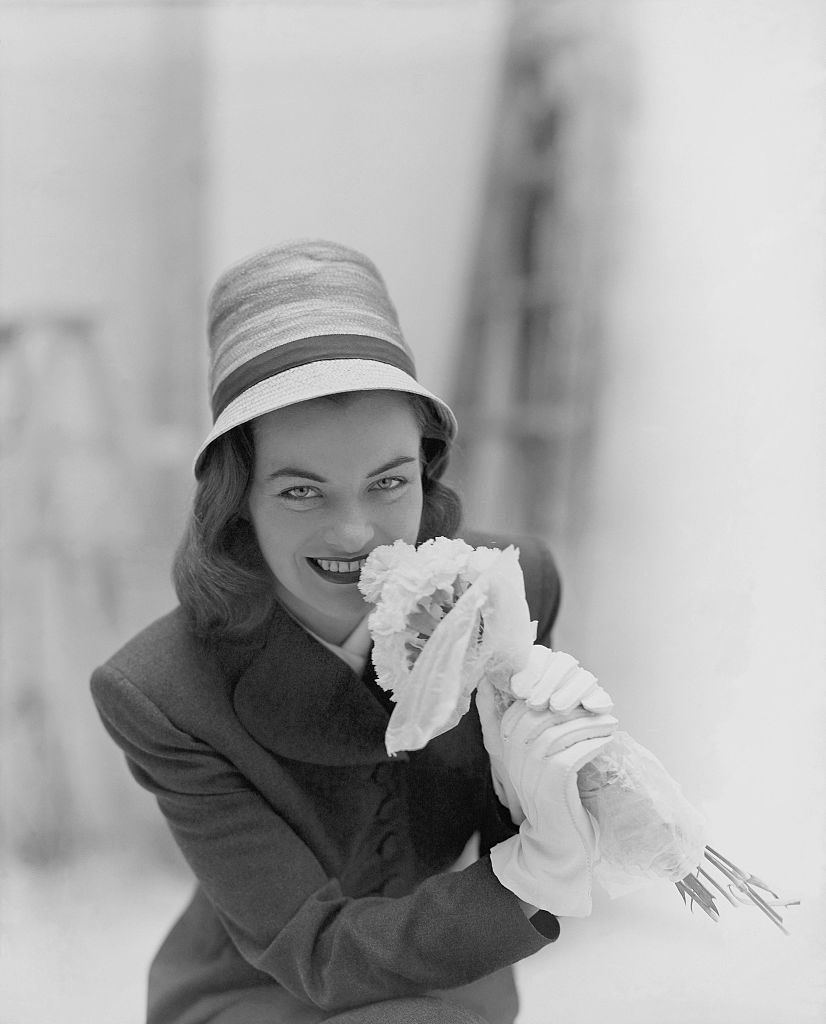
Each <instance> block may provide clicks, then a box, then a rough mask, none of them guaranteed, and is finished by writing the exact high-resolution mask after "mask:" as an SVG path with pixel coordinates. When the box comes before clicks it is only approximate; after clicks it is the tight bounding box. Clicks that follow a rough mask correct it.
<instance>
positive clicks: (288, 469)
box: [267, 455, 418, 484]
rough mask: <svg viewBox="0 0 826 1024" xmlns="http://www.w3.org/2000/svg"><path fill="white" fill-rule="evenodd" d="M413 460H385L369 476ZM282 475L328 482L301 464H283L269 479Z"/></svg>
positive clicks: (400, 457)
mask: <svg viewBox="0 0 826 1024" xmlns="http://www.w3.org/2000/svg"><path fill="white" fill-rule="evenodd" d="M411 462H418V459H416V458H415V457H414V456H412V455H400V456H399V457H398V458H397V459H391V460H390V462H385V463H384V465H383V466H379V467H378V469H374V470H373V471H372V472H370V473H368V474H367V478H368V479H369V478H370V477H373V476H378V475H379V474H380V473H387V472H389V471H390V470H391V469H397V468H398V467H399V466H405V465H407V464H408V463H411ZM282 476H291V477H296V476H297V477H301V479H302V480H315V482H316V483H319V484H326V483H327V481H326V480H325V478H324V477H323V476H319V475H318V473H311V472H310V470H309V469H301V468H300V467H299V466H283V467H282V468H281V469H276V470H275V471H274V472H273V473H270V474H268V476H267V479H268V480H277V479H278V478H279V477H282Z"/></svg>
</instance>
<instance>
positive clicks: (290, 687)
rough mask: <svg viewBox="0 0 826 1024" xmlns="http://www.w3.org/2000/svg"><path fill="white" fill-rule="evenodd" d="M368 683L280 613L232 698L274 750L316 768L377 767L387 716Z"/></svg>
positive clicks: (246, 723)
mask: <svg viewBox="0 0 826 1024" xmlns="http://www.w3.org/2000/svg"><path fill="white" fill-rule="evenodd" d="M371 668H372V666H371V665H370V663H369V660H368V667H367V669H366V670H365V677H366V678H365V679H359V678H358V676H356V674H355V673H354V672H353V671H352V670H351V669H350V667H349V666H348V665H345V663H344V662H343V661H341V659H340V658H337V657H336V656H335V654H333V652H332V651H330V650H328V649H327V648H326V647H324V645H323V644H320V643H318V642H317V641H316V640H315V639H314V638H313V637H311V636H310V635H309V634H308V633H307V632H306V631H305V630H304V629H302V628H301V626H300V625H299V624H298V623H297V622H295V620H294V619H293V618H292V617H291V616H289V615H288V614H287V613H286V612H285V611H284V609H283V608H281V607H280V606H277V607H276V611H275V614H274V617H273V621H272V624H271V627H270V630H269V633H268V636H267V640H266V642H265V644H264V646H263V647H262V648H261V650H260V651H258V652H257V653H256V654H255V655H254V657H253V658H252V660H251V661H250V663H249V664H248V665H247V666H246V668H245V669H244V670H243V671H242V672H241V675H240V676H239V678H238V682H237V684H236V687H235V691H234V694H233V704H234V707H235V712H236V714H237V715H238V719H239V721H240V722H241V724H242V725H243V726H244V728H245V729H246V731H247V732H248V733H249V734H250V735H251V736H252V737H253V738H254V739H255V740H256V741H257V742H258V743H259V744H261V746H263V747H265V748H266V749H267V750H270V751H272V752H273V753H274V754H278V755H279V756H281V757H287V758H290V759H291V760H294V761H306V762H309V763H311V764H328V765H353V764H375V763H376V762H377V761H387V760H389V757H388V755H387V751H386V749H385V746H384V732H385V729H386V728H387V721H388V717H389V715H388V711H387V710H386V708H385V707H384V706H383V705H382V702H381V700H380V698H379V697H378V695H377V694H376V693H375V690H374V688H373V687H371V685H370V682H371V677H370V676H369V675H368V674H369V673H370V670H371Z"/></svg>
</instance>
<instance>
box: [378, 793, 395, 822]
mask: <svg viewBox="0 0 826 1024" xmlns="http://www.w3.org/2000/svg"><path fill="white" fill-rule="evenodd" d="M397 807H398V805H397V803H396V800H395V799H394V798H393V797H392V796H386V797H385V798H384V800H382V802H381V803H380V804H379V806H378V808H377V810H376V818H377V819H378V820H379V821H383V822H388V821H390V820H392V818H394V817H395V814H396V810H397Z"/></svg>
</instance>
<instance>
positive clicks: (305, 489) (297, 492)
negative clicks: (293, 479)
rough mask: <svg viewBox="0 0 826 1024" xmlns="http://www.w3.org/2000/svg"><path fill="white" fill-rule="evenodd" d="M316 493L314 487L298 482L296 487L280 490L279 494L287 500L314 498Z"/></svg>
mask: <svg viewBox="0 0 826 1024" xmlns="http://www.w3.org/2000/svg"><path fill="white" fill-rule="evenodd" d="M317 494H318V492H317V491H316V489H315V487H309V486H307V484H298V485H297V486H296V487H288V488H287V490H286V491H282V492H281V495H280V496H281V497H282V498H286V499H287V500H288V501H306V500H307V498H315V497H316V496H317Z"/></svg>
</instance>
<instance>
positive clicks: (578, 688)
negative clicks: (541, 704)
mask: <svg viewBox="0 0 826 1024" xmlns="http://www.w3.org/2000/svg"><path fill="white" fill-rule="evenodd" d="M595 686H597V679H596V676H595V675H593V674H592V673H591V672H589V671H588V670H587V669H584V668H578V669H577V671H576V672H572V673H571V674H570V675H569V676H568V677H567V678H566V679H564V680H563V681H562V683H561V685H560V686H559V687H558V689H557V690H556V692H555V693H554V694H553V695H552V696H551V698H550V701H549V707H550V709H551V711H556V712H558V713H559V714H565V712H567V711H571V710H572V709H573V708H575V707H576V706H577V704H580V703H582V698H583V697H584V696H585V695H586V694H587V693H589V692H590V691H591V690H593V689H594V687H595Z"/></svg>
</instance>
